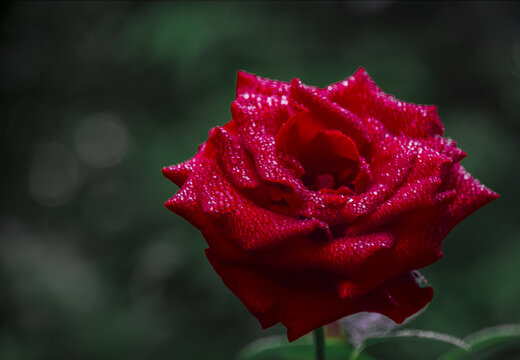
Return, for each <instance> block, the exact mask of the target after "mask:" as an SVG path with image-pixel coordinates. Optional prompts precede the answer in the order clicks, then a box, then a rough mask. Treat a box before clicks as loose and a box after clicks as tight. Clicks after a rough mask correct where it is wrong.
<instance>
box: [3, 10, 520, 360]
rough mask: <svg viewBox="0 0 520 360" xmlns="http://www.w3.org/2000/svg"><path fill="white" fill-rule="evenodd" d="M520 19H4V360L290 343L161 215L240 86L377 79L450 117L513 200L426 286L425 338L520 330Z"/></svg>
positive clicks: (72, 14)
mask: <svg viewBox="0 0 520 360" xmlns="http://www.w3.org/2000/svg"><path fill="white" fill-rule="evenodd" d="M518 14H520V4H519V3H514V2H502V3H501V2H475V3H471V2H460V3H459V2H445V3H412V2H406V3H400V2H390V1H384V2H345V3H343V2H335V1H334V2H332V1H331V2H304V3H298V2H229V1H228V2H189V3H188V2H186V3H184V2H143V3H140V2H93V1H92V2H11V3H4V4H3V5H2V9H1V13H0V17H1V25H0V36H1V37H0V39H1V45H0V48H1V57H0V65H1V66H0V68H1V71H2V76H1V79H2V80H1V82H0V87H1V92H2V96H1V107H0V111H1V114H0V115H1V122H0V126H1V128H0V129H1V130H0V137H1V138H0V161H1V164H2V174H3V176H2V177H1V181H2V184H1V185H2V186H1V191H2V193H1V196H2V201H1V210H0V211H1V212H0V294H1V295H0V358H1V359H31V360H32V359H34V360H40V359H53V360H60V359H89V360H90V359H100V360H101V359H121V358H124V359H127V360H132V359H225V360H229V359H231V358H233V357H234V356H235V354H236V353H237V351H238V350H239V349H240V348H242V347H243V346H244V345H245V344H247V343H249V342H251V341H252V340H254V339H256V338H259V337H261V336H266V335H273V334H281V333H283V329H282V328H281V327H274V328H272V329H269V330H267V331H262V330H261V329H260V326H259V325H258V323H257V321H256V320H255V319H254V318H253V316H252V315H251V314H249V313H248V311H247V310H246V309H245V308H244V307H243V306H242V304H241V303H240V302H239V301H238V300H237V299H236V298H235V297H234V296H233V295H232V294H231V292H230V291H229V290H227V288H225V286H224V285H223V284H222V283H221V281H220V279H219V278H218V276H217V275H216V274H215V273H214V272H213V270H212V269H211V267H210V265H209V264H208V262H207V261H206V259H205V257H204V254H203V249H204V241H203V239H202V236H201V235H200V233H199V232H198V231H197V230H196V229H194V228H192V227H191V226H190V225H189V224H188V223H187V222H185V221H184V220H182V219H181V218H179V217H177V216H174V215H173V214H172V213H170V212H168V211H167V210H166V209H165V208H164V207H163V205H162V204H163V203H164V201H165V200H166V199H167V198H168V197H169V196H171V195H172V194H173V193H174V192H175V191H176V189H175V186H174V185H172V184H171V183H169V182H168V181H167V180H165V179H163V178H162V176H161V172H160V170H161V168H162V166H165V165H169V164H173V163H176V162H180V161H182V160H185V159H187V158H188V157H190V156H191V155H193V154H194V153H195V151H196V148H197V145H198V144H200V143H201V142H203V141H204V140H205V139H206V137H207V133H208V130H209V129H210V128H211V127H212V126H216V125H218V124H224V123H226V122H227V121H228V120H229V118H230V109H229V108H230V103H231V101H232V100H233V98H234V85H235V84H234V83H235V76H236V71H237V70H239V69H243V70H247V71H249V72H254V73H257V74H259V75H261V76H266V77H271V78H276V79H281V80H290V79H291V78H293V77H299V78H301V79H302V81H304V82H306V83H309V84H315V85H319V86H325V85H326V84H328V83H331V82H335V81H339V80H341V79H343V78H345V77H347V76H348V75H350V74H352V73H353V72H354V71H355V70H356V69H357V68H358V67H359V66H363V67H365V68H366V69H367V71H368V72H369V73H370V74H371V75H372V77H373V78H374V79H375V81H376V82H377V84H378V85H379V86H381V87H382V88H383V89H384V90H385V91H387V92H389V93H392V94H394V95H396V96H397V97H399V98H402V99H403V100H406V101H412V102H417V103H433V104H436V105H437V106H438V108H439V113H440V115H441V119H442V120H443V122H444V124H445V126H446V135H447V136H450V137H453V138H454V139H456V140H457V142H458V144H459V146H460V147H461V148H462V149H464V150H465V151H466V152H467V153H468V157H467V159H465V160H464V161H463V164H464V165H465V166H466V168H467V169H468V170H469V171H470V172H472V173H473V174H474V175H475V176H476V177H477V178H479V179H481V181H482V182H483V183H484V184H486V185H488V186H490V187H491V188H492V189H494V190H495V191H497V192H498V193H500V194H501V195H502V197H501V198H500V199H499V200H497V201H495V202H494V203H492V204H491V205H489V206H487V207H486V208H484V209H482V210H480V211H478V212H477V213H476V214H475V215H473V216H472V217H470V218H469V219H468V220H466V221H465V222H464V223H463V224H461V225H459V226H458V227H457V228H456V229H455V230H454V231H453V232H452V233H451V234H450V236H449V237H448V239H447V240H446V242H445V245H444V248H443V250H444V252H445V256H444V258H443V260H442V261H440V262H439V263H437V264H435V265H433V266H431V267H429V268H428V269H425V270H424V271H423V273H424V274H425V275H426V277H427V278H428V279H429V281H430V283H431V284H432V285H433V287H434V289H435V292H436V296H435V298H434V300H433V302H432V303H431V305H430V306H429V309H428V311H426V312H425V314H424V315H422V316H421V317H420V318H419V319H417V320H416V321H415V323H414V324H413V326H414V327H415V328H422V329H429V330H434V331H439V332H443V333H449V334H453V335H455V336H463V335H465V334H468V333H472V332H474V331H476V330H478V329H480V328H482V327H485V326H491V325H496V324H501V323H518V322H520V309H519V303H520V286H519V283H518V274H519V273H520V265H519V264H520V226H519V224H518V219H519V218H520V216H519V215H520V212H519V207H518V204H519V203H520V192H519V191H518V185H519V184H520V167H519V166H518V159H519V153H520V151H519V150H520V142H519V135H518V134H520V120H519V118H520V18H519V17H518ZM317 311H319V310H318V309H317ZM445 350H446V349H445V348H438V347H436V345H430V344H422V343H421V344H419V345H414V344H410V343H406V342H403V343H402V344H401V343H397V342H394V343H392V344H391V345H388V346H386V345H384V344H382V345H380V346H377V347H374V349H373V352H372V353H373V355H374V356H375V357H377V358H383V359H417V358H421V359H430V358H435V357H436V356H438V355H439V354H440V353H442V352H443V351H445ZM418 354H420V355H418ZM519 357H520V349H519V348H518V347H516V348H514V349H512V350H508V352H507V353H503V354H501V355H500V357H499V358H500V359H517V358H519Z"/></svg>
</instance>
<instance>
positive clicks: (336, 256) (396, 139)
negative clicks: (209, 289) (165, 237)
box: [163, 69, 498, 341]
mask: <svg viewBox="0 0 520 360" xmlns="http://www.w3.org/2000/svg"><path fill="white" fill-rule="evenodd" d="M231 112H232V115H233V118H232V120H231V121H230V122H229V123H227V124H226V125H224V126H223V127H216V128H214V129H212V130H211V131H210V134H209V139H208V140H207V141H206V142H205V143H204V144H202V145H201V146H200V148H199V152H198V153H197V154H196V155H195V156H194V157H193V158H192V159H191V160H188V161H186V162H184V163H182V164H179V165H174V166H170V167H166V168H164V169H163V173H164V175H165V176H166V177H167V178H169V179H170V180H172V181H173V182H174V183H175V184H177V185H178V186H180V187H181V189H180V191H179V192H178V193H177V194H175V196H173V197H172V198H171V199H170V200H168V202H166V206H167V207H168V208H169V209H170V210H171V211H173V212H175V213H176V214H178V215H180V216H182V217H184V218H186V219H187V220H188V221H189V222H191V223H192V224H193V225H194V226H196V227H197V228H199V229H200V230H201V231H202V234H203V235H204V238H205V239H206V241H207V243H208V246H209V248H208V249H207V250H206V255H207V257H208V259H209V261H210V262H211V264H212V265H213V267H214V268H215V270H216V271H217V273H218V274H219V275H220V276H221V277H222V279H223V281H224V283H225V284H226V285H227V286H228V287H229V288H230V289H231V291H233V293H235V295H236V296H238V298H239V299H240V300H241V301H242V302H243V303H244V304H245V305H246V306H247V308H248V309H249V310H250V311H251V312H252V313H253V314H254V315H255V316H256V317H257V318H258V320H259V321H260V323H261V324H262V327H264V328H266V327H270V326H272V325H274V324H276V323H278V322H282V323H283V324H284V325H285V326H286V327H287V329H288V331H287V336H288V338H289V340H290V341H292V340H294V339H297V338H298V337H300V336H302V335H304V334H306V333H307V332H309V331H311V330H313V329H315V328H317V327H319V326H321V325H324V324H327V323H329V322H332V321H335V320H337V319H339V318H341V317H343V316H346V315H349V314H353V313H356V312H360V311H371V312H378V313H381V314H384V315H386V316H388V317H390V318H392V319H393V320H394V321H396V322H399V323H400V322H402V321H403V320H404V319H405V318H407V317H408V316H410V315H412V314H413V313H415V312H417V311H418V310H419V309H421V308H423V307H424V306H425V305H426V304H427V303H428V302H429V301H430V300H431V298H432V296H433V290H432V289H431V288H430V287H427V286H426V287H425V286H421V285H420V284H419V283H418V282H417V281H416V279H415V276H416V275H415V274H416V273H415V272H414V269H419V268H423V267H425V266H427V265H430V264H432V263H434V262H435V261H437V260H439V259H440V257H441V255H442V253H441V251H440V248H441V243H442V240H443V239H444V237H445V236H446V235H447V234H448V232H449V231H450V230H451V229H452V228H453V227H454V226H455V225H456V224H457V223H459V222H460V221H461V220H462V219H464V218H465V217H466V216H468V215H469V214H471V213H472V212H474V211H475V210H477V209H478V208H480V207H481V206H483V205H485V204H486V203H488V202H489V201H491V200H493V199H495V198H496V197H498V195H497V194H495V193H494V192H493V191H491V190H489V189H488V188H486V187H485V186H483V185H481V184H480V183H479V182H478V181H477V180H475V179H474V178H473V177H472V176H471V175H470V174H469V173H467V172H466V171H465V170H464V168H463V167H462V166H461V165H460V164H459V161H460V160H461V159H462V158H463V157H464V156H465V153H464V152H463V151H462V150H460V149H458V148H457V147H456V146H455V142H454V141H452V140H450V139H447V138H443V137H442V133H443V130H444V129H443V126H442V124H441V122H440V120H439V116H438V115H437V108H436V107H435V106H424V105H415V104H410V103H406V102H403V101H400V100H397V99H395V98H394V97H392V96H390V95H387V94H385V93H383V92H382V91H381V90H380V89H379V88H378V87H377V86H376V85H375V84H374V82H373V81H372V80H371V79H370V77H369V76H368V75H367V73H366V72H365V71H364V70H363V69H359V70H358V71H357V72H356V73H355V74H354V75H353V76H351V77H349V78H348V79H346V80H344V81H342V82H339V83H336V84H333V85H330V86H328V87H326V88H325V89H319V88H316V87H311V86H307V85H303V84H302V83H301V81H300V80H298V79H294V80H293V81H291V83H285V82H281V81H275V80H269V79H262V78H260V77H257V76H255V75H252V74H248V73H245V72H239V73H238V81H237V91H236V99H235V101H234V102H233V104H232V106H231Z"/></svg>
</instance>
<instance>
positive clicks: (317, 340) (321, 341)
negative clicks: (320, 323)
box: [312, 327, 325, 360]
mask: <svg viewBox="0 0 520 360" xmlns="http://www.w3.org/2000/svg"><path fill="white" fill-rule="evenodd" d="M312 336H313V338H314V347H315V349H316V360H325V331H324V330H323V327H320V328H317V329H316V330H314V331H313V332H312Z"/></svg>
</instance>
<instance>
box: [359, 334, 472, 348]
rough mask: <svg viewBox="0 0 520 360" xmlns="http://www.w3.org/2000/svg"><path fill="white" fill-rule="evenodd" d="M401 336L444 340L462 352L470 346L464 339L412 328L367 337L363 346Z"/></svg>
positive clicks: (396, 338) (397, 338) (400, 337)
mask: <svg viewBox="0 0 520 360" xmlns="http://www.w3.org/2000/svg"><path fill="white" fill-rule="evenodd" d="M403 338H412V339H413V338H417V339H423V340H431V341H438V342H444V343H447V344H450V345H453V346H456V347H457V348H458V349H460V350H461V351H462V352H466V351H467V350H469V348H470V345H469V344H468V343H467V342H466V341H464V340H462V339H459V338H456V337H454V336H451V335H447V334H442V333H438V332H435V331H429V330H414V329H406V330H399V331H394V332H391V333H389V334H386V335H384V336H375V337H372V338H369V339H367V340H366V342H365V347H368V346H371V345H375V344H378V343H381V342H387V341H393V340H401V339H403Z"/></svg>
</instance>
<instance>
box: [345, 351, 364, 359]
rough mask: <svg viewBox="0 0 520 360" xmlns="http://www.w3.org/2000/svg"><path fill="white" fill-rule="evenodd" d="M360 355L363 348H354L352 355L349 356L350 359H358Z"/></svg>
mask: <svg viewBox="0 0 520 360" xmlns="http://www.w3.org/2000/svg"><path fill="white" fill-rule="evenodd" d="M359 355H361V349H354V350H352V352H351V353H350V356H349V358H348V360H357V358H358V357H359Z"/></svg>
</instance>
